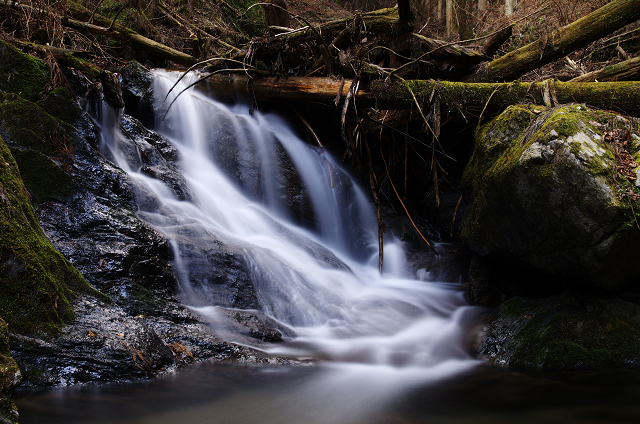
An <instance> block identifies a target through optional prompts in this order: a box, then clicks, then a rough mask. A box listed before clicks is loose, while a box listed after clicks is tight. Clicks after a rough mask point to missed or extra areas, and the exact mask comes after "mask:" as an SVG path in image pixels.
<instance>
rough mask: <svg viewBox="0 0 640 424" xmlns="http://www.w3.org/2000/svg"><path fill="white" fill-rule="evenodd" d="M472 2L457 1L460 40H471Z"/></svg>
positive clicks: (468, 0)
mask: <svg viewBox="0 0 640 424" xmlns="http://www.w3.org/2000/svg"><path fill="white" fill-rule="evenodd" d="M472 9H473V1H472V0H458V13H457V15H458V22H459V26H458V35H459V36H460V40H470V39H472V38H473V13H472Z"/></svg>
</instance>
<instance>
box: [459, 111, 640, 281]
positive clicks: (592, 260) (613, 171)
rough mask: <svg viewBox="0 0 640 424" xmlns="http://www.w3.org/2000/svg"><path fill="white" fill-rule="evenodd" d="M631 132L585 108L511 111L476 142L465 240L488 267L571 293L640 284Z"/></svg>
mask: <svg viewBox="0 0 640 424" xmlns="http://www.w3.org/2000/svg"><path fill="white" fill-rule="evenodd" d="M634 127H637V125H635V126H634V125H632V122H631V121H629V120H628V119H625V118H623V117H621V116H618V115H614V114H612V113H608V112H602V111H595V110H590V109H588V108H587V107H585V106H583V105H565V106H560V107H556V108H552V109H545V108H542V107H539V106H535V107H533V106H531V107H527V106H512V107H510V108H509V109H507V110H506V111H505V112H504V113H503V114H501V115H500V116H499V117H497V118H496V119H494V120H493V121H492V122H491V123H489V124H488V125H486V126H485V127H484V128H483V129H482V130H481V131H480V132H478V133H477V134H476V146H475V150H474V153H473V157H472V158H471V160H470V163H469V165H468V166H467V168H466V170H465V172H464V176H463V187H464V190H465V200H467V202H468V207H467V209H466V212H465V215H464V219H463V227H462V235H463V238H464V239H465V241H466V242H467V243H468V244H469V246H470V248H471V249H472V250H473V251H474V252H476V253H477V254H479V255H481V256H483V257H486V258H489V259H496V258H497V259H498V260H499V259H500V258H508V259H509V260H513V259H517V260H520V261H522V262H523V263H524V264H526V265H528V266H529V267H531V268H533V269H536V270H539V271H542V272H543V273H546V274H547V275H549V276H551V277H556V278H557V279H561V280H564V281H567V282H568V283H569V285H592V286H597V287H600V288H604V289H607V290H611V291H617V290H621V289H624V288H627V287H630V286H631V285H633V284H634V283H637V282H638V281H639V278H640V262H638V261H637V257H638V255H639V254H640V245H638V243H637V242H636V240H637V238H638V236H639V235H640V230H639V227H638V223H637V218H636V213H635V212H636V211H637V212H640V203H638V200H639V199H640V196H639V194H638V193H640V191H639V190H638V188H637V186H636V184H635V179H636V172H637V168H636V167H637V164H636V163H635V160H634V158H636V157H638V150H639V149H640V137H638V135H637V134H636V133H635V132H634V129H633V128H634Z"/></svg>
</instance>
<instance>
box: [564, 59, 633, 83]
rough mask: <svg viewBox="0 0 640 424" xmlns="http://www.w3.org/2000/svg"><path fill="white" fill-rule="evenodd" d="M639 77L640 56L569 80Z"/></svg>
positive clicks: (612, 79) (624, 79) (628, 79)
mask: <svg viewBox="0 0 640 424" xmlns="http://www.w3.org/2000/svg"><path fill="white" fill-rule="evenodd" d="M638 77H640V56H638V57H634V58H631V59H628V60H625V61H623V62H620V63H616V64H614V65H611V66H607V67H606V68H603V69H599V70H597V71H593V72H589V73H587V74H584V75H580V76H579V77H575V78H574V79H572V80H571V82H587V81H600V82H603V81H631V80H635V81H637V80H638V79H640V78H638Z"/></svg>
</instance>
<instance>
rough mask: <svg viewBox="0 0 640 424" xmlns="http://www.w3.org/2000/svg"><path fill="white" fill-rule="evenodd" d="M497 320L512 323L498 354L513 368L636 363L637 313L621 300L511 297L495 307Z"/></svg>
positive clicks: (639, 355)
mask: <svg viewBox="0 0 640 424" xmlns="http://www.w3.org/2000/svg"><path fill="white" fill-rule="evenodd" d="M499 315H500V317H501V319H502V320H504V322H511V323H512V325H511V326H510V327H509V329H510V330H514V331H513V333H512V334H510V335H509V337H510V338H509V339H508V341H507V343H506V344H505V345H504V346H503V352H504V353H505V354H507V355H508V356H510V358H509V360H510V362H511V363H512V364H514V365H515V364H521V365H533V366H542V367H545V368H563V367H585V366H596V365H602V364H623V363H627V362H638V360H640V326H639V324H640V317H639V316H638V307H637V306H636V305H633V304H630V303H628V302H624V301H622V300H612V299H585V298H582V297H577V296H576V297H572V296H570V295H562V296H554V297H552V298H549V299H545V300H540V301H536V300H532V299H525V298H521V297H514V298H512V299H510V300H508V301H507V302H505V303H503V304H502V305H501V306H500V309H499ZM513 323H518V324H513Z"/></svg>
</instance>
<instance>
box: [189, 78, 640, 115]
mask: <svg viewBox="0 0 640 424" xmlns="http://www.w3.org/2000/svg"><path fill="white" fill-rule="evenodd" d="M248 82H249V77H247V76H245V75H221V74H216V75H211V76H210V77H208V78H206V79H205V80H203V81H202V82H200V83H198V84H197V85H196V86H197V87H198V89H200V90H202V91H205V92H206V93H208V94H209V95H211V96H213V97H215V98H216V99H218V100H221V101H224V100H237V99H238V97H239V96H240V97H245V98H247V99H250V98H253V96H255V98H256V99H257V101H258V102H261V101H262V102H279V103H282V102H291V103H295V102H305V101H310V102H320V103H325V104H329V105H334V101H335V99H336V95H337V94H338V93H339V94H340V97H341V99H344V98H346V96H347V94H348V93H349V90H350V88H351V84H352V80H345V82H344V84H342V83H341V81H340V80H335V79H333V78H307V77H291V78H276V77H267V78H259V79H258V78H256V79H252V83H251V85H249V83H248ZM409 90H411V91H409ZM412 93H413V95H415V97H416V99H417V100H418V102H419V103H421V105H420V106H421V107H423V106H424V105H425V104H429V102H430V101H433V99H434V98H435V96H437V98H438V99H439V102H440V104H441V105H442V106H441V107H442V108H444V109H443V110H445V109H446V108H448V110H450V111H456V110H461V111H463V113H464V114H465V116H466V117H467V118H470V117H474V116H475V118H476V119H478V118H479V117H480V116H482V117H484V118H487V117H490V116H492V115H495V114H497V113H499V112H500V111H502V110H504V109H505V108H506V107H507V106H509V105H513V104H521V103H529V104H538V105H545V104H549V102H556V103H558V104H565V103H585V104H588V105H589V106H592V107H596V108H600V109H606V110H613V111H617V112H619V113H622V114H625V115H630V116H640V84H638V83H637V82H582V83H574V82H561V81H555V80H547V81H543V82H537V83H527V82H514V83H462V82H451V81H434V80H407V81H406V82H400V81H394V82H386V81H383V80H376V81H372V82H370V83H369V84H366V85H364V84H363V85H361V86H360V88H359V89H358V91H357V92H356V93H355V94H353V95H352V101H353V102H355V104H356V105H357V107H358V108H365V107H377V108H380V109H411V108H415V106H416V105H415V102H414V100H413V95H412Z"/></svg>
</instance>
